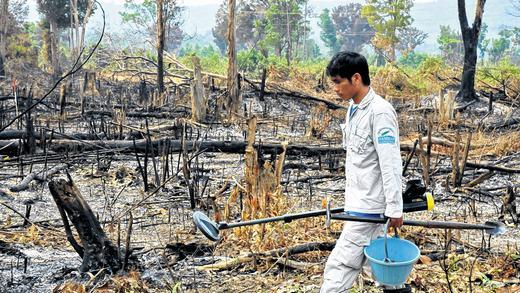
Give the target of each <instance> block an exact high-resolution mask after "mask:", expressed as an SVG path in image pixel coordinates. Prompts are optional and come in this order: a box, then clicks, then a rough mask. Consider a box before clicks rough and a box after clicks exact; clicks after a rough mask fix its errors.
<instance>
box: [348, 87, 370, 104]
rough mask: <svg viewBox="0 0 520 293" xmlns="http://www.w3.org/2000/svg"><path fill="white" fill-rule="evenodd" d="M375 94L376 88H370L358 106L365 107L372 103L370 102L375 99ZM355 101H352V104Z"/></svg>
mask: <svg viewBox="0 0 520 293" xmlns="http://www.w3.org/2000/svg"><path fill="white" fill-rule="evenodd" d="M374 95H375V93H374V90H373V89H372V88H370V89H369V90H368V93H367V94H366V96H365V97H364V98H363V100H361V103H359V106H358V108H359V109H365V108H366V107H367V106H368V105H370V103H371V102H372V100H373V99H374ZM353 103H354V102H351V104H353Z"/></svg>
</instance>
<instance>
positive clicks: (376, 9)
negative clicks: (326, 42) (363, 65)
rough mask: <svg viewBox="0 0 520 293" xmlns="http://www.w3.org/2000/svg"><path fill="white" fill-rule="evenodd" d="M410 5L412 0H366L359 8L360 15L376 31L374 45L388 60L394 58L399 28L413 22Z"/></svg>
mask: <svg viewBox="0 0 520 293" xmlns="http://www.w3.org/2000/svg"><path fill="white" fill-rule="evenodd" d="M412 6H413V1H412V0H367V3H366V5H365V6H363V8H362V10H361V15H362V16H363V17H365V18H366V19H367V21H368V24H369V25H370V26H371V27H372V28H373V29H374V30H375V31H376V34H375V36H374V38H373V44H374V46H375V47H376V48H377V49H378V50H380V51H381V52H385V53H386V54H387V57H388V59H390V61H394V60H395V56H396V47H397V45H398V43H399V36H398V32H399V30H401V29H404V28H406V27H408V26H410V25H411V23H412V22H413V18H412V17H411V15H410V9H411V8H412Z"/></svg>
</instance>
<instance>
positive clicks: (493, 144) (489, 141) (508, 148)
mask: <svg viewBox="0 0 520 293" xmlns="http://www.w3.org/2000/svg"><path fill="white" fill-rule="evenodd" d="M471 145H472V146H475V149H472V150H471V151H470V157H482V156H486V155H496V156H505V155H510V154H515V153H518V152H520V131H510V132H507V133H503V134H493V133H484V132H478V133H477V134H474V135H473V139H472V141H471Z"/></svg>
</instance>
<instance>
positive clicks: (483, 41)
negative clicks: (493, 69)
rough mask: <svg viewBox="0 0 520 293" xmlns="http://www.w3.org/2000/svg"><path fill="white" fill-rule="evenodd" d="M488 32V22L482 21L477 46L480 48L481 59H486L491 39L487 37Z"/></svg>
mask: <svg viewBox="0 0 520 293" xmlns="http://www.w3.org/2000/svg"><path fill="white" fill-rule="evenodd" d="M487 33H488V25H487V24H486V23H482V27H481V28H480V35H479V37H478V43H477V48H478V50H479V58H480V60H482V61H483V60H484V57H485V54H486V51H487V48H488V46H489V42H490V41H489V39H487V38H486V36H487Z"/></svg>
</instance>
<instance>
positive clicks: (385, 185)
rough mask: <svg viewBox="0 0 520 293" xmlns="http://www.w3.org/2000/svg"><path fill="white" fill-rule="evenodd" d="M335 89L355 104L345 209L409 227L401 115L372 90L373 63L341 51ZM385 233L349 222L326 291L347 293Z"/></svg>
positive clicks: (346, 134)
mask: <svg viewBox="0 0 520 293" xmlns="http://www.w3.org/2000/svg"><path fill="white" fill-rule="evenodd" d="M327 74H328V75H329V76H330V78H331V79H332V82H333V83H334V91H335V92H336V94H337V95H338V96H339V97H340V98H341V99H344V100H347V101H350V106H349V108H348V111H347V117H346V122H345V124H342V125H341V128H342V131H343V148H344V149H345V150H346V160H345V179H346V180H345V181H346V182H345V211H346V212H347V213H348V214H350V215H353V216H362V217H376V218H383V217H386V218H388V219H389V226H390V227H394V228H397V227H400V226H401V225H402V224H403V217H402V212H403V200H402V192H401V173H402V166H401V154H400V149H399V128H398V125H397V114H396V112H395V110H394V108H393V107H392V105H391V104H390V103H389V102H387V101H386V100H384V99H383V98H381V97H380V96H378V95H377V94H376V93H375V92H374V90H373V89H372V88H370V76H369V71H368V63H367V61H366V59H365V57H363V56H362V55H360V54H357V53H354V52H339V53H337V54H336V55H335V56H334V57H333V58H332V60H331V61H330V63H329V64H328V66H327ZM381 234H382V225H380V224H373V223H361V222H349V221H347V222H345V224H344V228H343V232H342V233H341V235H340V237H339V239H338V241H337V243H336V246H335V247H334V249H333V250H332V253H331V254H330V256H329V259H328V260H327V264H326V265H325V272H324V277H323V279H324V280H323V284H322V287H321V292H322V293H329V292H334V293H336V292H346V291H347V290H348V289H349V288H351V287H352V284H353V283H354V281H355V280H356V278H357V276H358V274H359V273H360V271H361V269H362V267H363V265H364V264H365V263H366V258H365V256H364V254H363V248H364V246H367V245H369V244H370V241H371V240H372V239H375V238H377V237H378V236H380V235H381Z"/></svg>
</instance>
